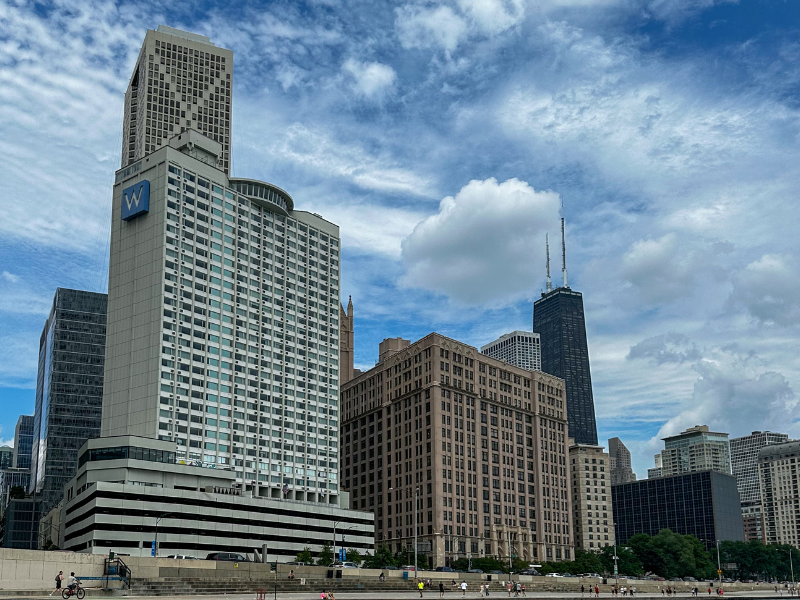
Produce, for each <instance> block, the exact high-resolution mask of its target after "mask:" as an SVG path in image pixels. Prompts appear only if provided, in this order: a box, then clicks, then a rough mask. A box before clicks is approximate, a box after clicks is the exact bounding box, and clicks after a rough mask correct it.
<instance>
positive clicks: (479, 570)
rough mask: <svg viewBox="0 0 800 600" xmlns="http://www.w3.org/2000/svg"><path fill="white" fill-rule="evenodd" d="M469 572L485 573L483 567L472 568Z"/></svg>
mask: <svg viewBox="0 0 800 600" xmlns="http://www.w3.org/2000/svg"><path fill="white" fill-rule="evenodd" d="M467 573H483V570H482V569H470V570H469V571H467Z"/></svg>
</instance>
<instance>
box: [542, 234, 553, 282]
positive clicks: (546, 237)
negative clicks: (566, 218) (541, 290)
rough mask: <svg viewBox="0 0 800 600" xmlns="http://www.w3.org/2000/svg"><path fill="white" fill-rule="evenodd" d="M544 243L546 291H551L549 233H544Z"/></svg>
mask: <svg viewBox="0 0 800 600" xmlns="http://www.w3.org/2000/svg"><path fill="white" fill-rule="evenodd" d="M544 243H545V247H546V248H547V291H548V292H552V291H553V282H552V281H550V234H549V233H545V234H544Z"/></svg>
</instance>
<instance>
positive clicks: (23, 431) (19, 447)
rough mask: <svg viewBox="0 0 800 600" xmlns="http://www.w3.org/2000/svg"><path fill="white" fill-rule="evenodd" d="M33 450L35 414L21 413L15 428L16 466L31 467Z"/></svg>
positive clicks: (19, 467)
mask: <svg viewBox="0 0 800 600" xmlns="http://www.w3.org/2000/svg"><path fill="white" fill-rule="evenodd" d="M32 451H33V415H21V416H20V418H19V419H18V420H17V426H16V428H15V429H14V464H13V466H14V468H16V469H30V468H31V452H32Z"/></svg>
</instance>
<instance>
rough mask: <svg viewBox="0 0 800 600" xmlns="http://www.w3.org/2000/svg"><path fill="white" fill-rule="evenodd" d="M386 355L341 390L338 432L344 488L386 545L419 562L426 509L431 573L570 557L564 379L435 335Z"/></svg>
mask: <svg viewBox="0 0 800 600" xmlns="http://www.w3.org/2000/svg"><path fill="white" fill-rule="evenodd" d="M379 356H380V358H379V362H378V364H377V365H375V367H373V368H372V369H370V370H368V371H365V372H364V373H361V374H360V375H357V376H356V377H355V378H354V379H353V380H351V381H349V382H347V383H346V384H345V385H344V386H343V387H342V414H343V419H344V425H343V427H342V431H341V434H340V436H341V447H342V458H343V461H342V469H343V473H342V486H343V488H344V489H346V490H347V491H349V492H350V500H351V507H352V508H359V509H361V510H369V511H371V512H373V513H374V514H375V531H376V534H377V535H376V543H378V544H383V543H386V544H387V545H388V546H390V547H391V549H392V551H393V552H401V551H403V550H405V549H408V548H409V547H410V548H411V549H412V554H413V548H414V527H413V523H414V520H415V518H414V514H415V508H414V507H415V505H416V514H417V517H416V521H417V537H418V540H419V548H420V566H421V567H422V566H423V565H426V564H430V565H431V566H444V565H448V564H450V563H451V561H452V560H455V559H458V558H466V557H467V556H472V557H479V556H481V555H483V556H490V555H494V556H500V557H501V558H502V559H503V560H506V561H507V560H508V559H509V557H510V555H511V554H514V555H516V556H517V557H519V558H521V559H523V560H571V558H572V557H573V556H574V555H573V554H572V552H573V547H574V544H575V538H574V534H573V531H572V529H571V527H572V521H573V519H572V503H571V502H570V499H571V494H570V479H569V472H568V469H567V466H566V465H567V464H568V460H567V458H568V454H567V453H568V444H569V442H568V439H567V432H566V429H567V427H566V425H567V422H566V414H565V407H564V404H565V401H566V399H565V396H564V382H563V381H562V380H560V379H558V378H556V377H553V376H552V375H548V374H546V373H542V372H541V371H529V370H526V369H520V368H518V367H514V366H512V365H509V364H507V363H503V362H501V361H499V360H496V359H493V358H490V357H488V356H484V355H482V354H480V353H479V352H478V350H477V348H474V347H472V346H468V345H466V344H463V343H461V342H458V341H456V340H453V339H450V338H446V337H444V336H441V335H439V334H437V333H431V334H429V335H427V336H425V337H424V338H422V339H420V340H417V341H416V342H414V343H413V344H409V342H408V341H407V340H403V339H399V338H395V339H388V340H384V341H383V342H382V343H381V345H380V347H379ZM592 489H593V490H594V489H598V490H600V489H605V488H602V487H601V486H597V487H594V486H593V488H592ZM598 493H600V492H598ZM601 503H602V501H598V504H601ZM423 557H424V558H423Z"/></svg>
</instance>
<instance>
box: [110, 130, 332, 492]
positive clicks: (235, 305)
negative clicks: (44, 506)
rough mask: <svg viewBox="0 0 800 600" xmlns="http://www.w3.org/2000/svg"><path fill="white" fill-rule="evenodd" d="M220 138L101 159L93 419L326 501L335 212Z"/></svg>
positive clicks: (251, 480) (195, 138) (254, 485)
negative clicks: (99, 402)
mask: <svg viewBox="0 0 800 600" xmlns="http://www.w3.org/2000/svg"><path fill="white" fill-rule="evenodd" d="M220 152H221V147H220V144H219V143H217V142H214V141H213V140H210V139H209V138H207V137H205V136H202V135H200V134H199V133H197V132H195V131H187V132H184V133H182V134H178V135H177V136H175V137H174V138H172V139H171V140H170V145H168V146H165V147H162V148H160V149H158V150H156V151H155V152H153V153H151V154H149V155H148V156H146V157H145V158H143V159H142V160H140V161H139V162H136V163H134V164H132V165H130V166H128V167H126V168H125V169H122V170H121V171H118V172H117V176H116V184H115V186H114V202H113V225H112V233H111V260H110V265H109V329H108V331H109V337H108V344H107V348H106V385H105V390H104V399H103V429H102V432H103V435H104V436H113V435H125V434H128V435H140V436H144V437H150V438H157V439H162V440H169V441H173V442H175V443H176V444H177V448H178V455H179V457H180V458H181V459H184V460H188V461H202V462H204V463H210V464H216V465H220V466H228V465H229V466H232V467H233V468H234V469H235V472H236V474H237V476H238V479H239V481H238V483H239V484H240V485H242V486H243V488H244V489H246V490H247V491H255V493H256V495H261V496H271V497H280V496H281V495H282V491H281V490H282V488H283V487H284V486H288V488H289V489H290V492H289V494H290V496H291V498H293V499H296V500H311V501H314V502H326V503H336V502H338V500H337V494H338V489H339V485H338V458H339V457H338V430H339V415H338V390H339V387H338V384H339V337H338V333H339V322H338V317H339V258H340V257H339V228H338V227H337V226H336V225H334V224H332V223H329V222H328V221H325V220H324V219H322V218H321V217H319V216H318V215H314V214H311V213H307V212H304V211H299V210H295V208H294V201H293V200H292V198H291V196H289V194H288V193H286V192H285V191H283V190H281V189H280V188H278V187H276V186H274V185H272V184H269V183H264V182H260V181H256V180H252V179H229V178H228V177H227V176H226V175H225V173H224V172H223V171H221V170H220V169H219V168H217V166H216V165H217V164H218V161H217V157H218V156H219V153H220ZM145 188H146V189H147V193H148V198H147V200H148V202H147V210H146V211H141V210H140V211H139V213H138V214H136V215H134V216H131V215H130V213H129V210H130V208H129V207H130V206H131V205H130V204H129V200H130V198H131V197H130V196H129V195H127V194H128V193H134V194H136V193H140V194H143V193H144V190H145ZM130 190H133V192H130Z"/></svg>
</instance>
